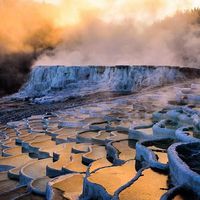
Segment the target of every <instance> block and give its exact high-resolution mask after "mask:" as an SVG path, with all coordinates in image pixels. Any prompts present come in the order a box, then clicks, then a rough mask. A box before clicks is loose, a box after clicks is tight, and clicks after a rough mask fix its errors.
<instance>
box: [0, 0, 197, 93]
mask: <svg viewBox="0 0 200 200" xmlns="http://www.w3.org/2000/svg"><path fill="white" fill-rule="evenodd" d="M47 1H48V0H46V2H47ZM41 2H42V0H30V1H27V0H17V1H16V0H5V1H3V0H2V1H1V2H0V17H1V19H2V20H1V21H0V58H1V59H0V92H1V90H4V91H5V92H14V91H16V90H17V89H18V88H19V87H20V85H21V84H23V82H24V81H25V79H26V77H27V73H28V72H29V70H30V66H35V65H54V64H55V65H59V64H63V65H116V64H147V65H181V66H183V65H186V66H192V67H199V63H200V56H199V55H200V40H199V37H200V11H199V10H193V11H187V10H190V9H192V8H194V6H198V5H197V4H198V2H197V1H195V0H174V1H168V0H157V1H155V0H101V1H93V0H83V1H79V0H61V1H60V4H48V3H41ZM195 2H196V3H197V4H195ZM177 11H179V12H178V13H176V12H177Z"/></svg>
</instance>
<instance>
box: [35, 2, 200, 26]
mask: <svg viewBox="0 0 200 200" xmlns="http://www.w3.org/2000/svg"><path fill="white" fill-rule="evenodd" d="M34 1H39V2H44V3H51V4H53V5H56V6H57V7H58V8H59V9H60V17H59V20H58V24H60V25H66V24H68V23H76V22H78V21H79V20H80V18H81V13H82V12H85V11H86V12H87V11H88V10H89V11H91V10H94V12H95V11H97V12H98V14H99V13H100V17H101V19H103V20H105V21H111V22H112V21H113V20H114V21H117V20H123V19H127V18H128V19H131V18H133V19H134V20H136V21H139V22H144V23H146V24H148V23H152V22H154V21H155V20H159V19H163V18H165V17H166V16H171V15H173V14H174V13H175V12H176V11H182V10H187V9H192V8H195V7H200V0H34Z"/></svg>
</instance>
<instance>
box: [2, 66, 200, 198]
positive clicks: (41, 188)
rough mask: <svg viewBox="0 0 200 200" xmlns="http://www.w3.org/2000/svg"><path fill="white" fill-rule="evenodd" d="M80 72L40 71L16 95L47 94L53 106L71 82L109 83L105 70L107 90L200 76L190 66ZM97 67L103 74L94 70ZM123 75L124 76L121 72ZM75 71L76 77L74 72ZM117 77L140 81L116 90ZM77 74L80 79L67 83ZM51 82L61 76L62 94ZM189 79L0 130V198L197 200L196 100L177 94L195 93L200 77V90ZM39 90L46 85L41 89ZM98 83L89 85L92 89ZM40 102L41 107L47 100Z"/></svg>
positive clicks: (199, 126)
mask: <svg viewBox="0 0 200 200" xmlns="http://www.w3.org/2000/svg"><path fill="white" fill-rule="evenodd" d="M55 69H57V70H58V71H60V70H61V69H62V70H63V71H65V70H66V71H65V72H67V71H68V70H69V71H70V72H69V74H67V75H66V76H67V79H66V78H64V77H65V75H63V74H64V73H61V74H60V75H57V76H56V75H55V76H53V72H52V75H51V76H49V71H51V70H52V71H54V70H55ZM75 69H76V68H66V67H52V68H50V69H49V70H48V69H47V68H45V69H42V68H36V69H35V72H33V75H34V76H33V75H32V76H31V79H30V81H29V82H28V83H27V84H26V85H25V87H24V88H23V89H22V90H21V93H19V94H20V97H24V96H26V95H27V96H29V94H33V95H32V97H33V99H34V98H35V97H36V96H37V94H39V93H40V94H41V93H42V92H43V95H45V97H47V96H48V92H49V93H50V94H51V95H52V96H51V98H49V99H50V100H51V101H52V100H55V98H56V97H55V96H54V95H57V94H65V93H66V91H70V90H69V88H68V86H69V85H70V86H71V88H73V90H74V91H75V89H74V88H76V87H75V86H78V85H81V83H83V82H86V83H87V84H88V85H89V81H88V80H90V78H89V76H91V77H93V78H94V77H95V81H96V82H95V83H99V85H101V84H102V85H104V86H105V85H106V80H109V79H105V80H104V79H103V77H104V75H106V73H105V71H106V70H108V71H109V73H110V74H112V73H113V74H112V76H111V75H107V76H105V77H112V80H113V81H110V82H109V81H108V82H107V86H108V87H107V88H109V90H110V91H114V88H118V89H117V90H118V91H125V90H127V88H129V90H130V91H133V90H135V88H137V89H138V88H140V87H141V86H148V85H147V84H146V83H145V82H144V83H142V80H143V81H145V80H148V81H149V82H148V83H152V82H153V83H155V85H160V84H164V83H167V82H168V81H169V82H171V81H172V82H174V80H173V79H171V77H174V79H175V80H184V79H189V78H191V77H193V78H194V77H196V76H195V74H193V73H191V72H192V71H191V70H190V69H180V68H168V67H161V68H159V69H156V68H154V67H139V69H137V68H135V67H116V68H112V67H107V68H97V67H86V68H83V69H82V68H77V70H75ZM89 69H92V70H91V71H93V70H94V71H93V73H92V75H89V76H83V74H84V75H86V74H88V73H89V72H90V70H89ZM97 69H102V70H103V71H101V72H98V73H97ZM111 69H112V70H111ZM37 70H42V71H43V70H44V71H43V77H37V76H36V74H37V73H39V72H37V73H36V71H37ZM82 70H83V71H82ZM118 70H119V72H118ZM120 70H122V71H123V73H124V74H125V75H126V76H125V75H121V74H120ZM142 70H143V71H144V74H145V73H146V72H148V73H146V74H145V75H142V72H141V71H142ZM159 70H161V71H162V72H163V74H162V73H161V74H162V75H161V76H159V77H160V78H158V74H157V75H156V78H157V79H156V78H154V79H155V80H154V79H152V78H151V77H152V75H153V74H154V75H155V74H156V73H158V71H159ZM45 71H46V72H47V74H46V73H45ZM112 71H113V72H112ZM145 71H146V72H145ZM72 72H73V73H75V74H76V75H75V74H73V76H72V74H71V75H70V73H72ZM79 72H81V73H79ZM83 72H84V73H83ZM86 72H87V73H86ZM136 72H137V73H136ZM150 72H151V73H150ZM169 72H171V74H169ZM99 73H100V74H101V75H102V76H101V75H99ZM109 73H108V74H109ZM118 73H119V75H118V76H117V77H118V78H119V77H121V80H122V82H126V81H125V80H126V79H125V78H124V77H126V78H127V77H129V76H130V75H129V74H131V73H133V74H134V75H136V74H137V76H138V77H139V78H138V80H140V81H141V83H140V84H139V81H138V80H137V78H134V76H133V77H132V76H130V79H129V81H128V82H126V83H127V84H128V85H131V86H130V87H127V88H124V87H122V88H121V89H119V87H113V86H114V85H115V84H116V83H119V82H120V81H119V80H118V79H117V78H116V77H115V75H116V74H118ZM135 73H136V74H135ZM80 74H82V75H80ZM89 74H90V73H89ZM97 74H98V76H97ZM149 74H150V75H151V76H150V75H149ZM78 75H79V76H78ZM94 75H95V76H94ZM140 75H141V76H142V77H143V78H144V77H145V78H144V79H143V78H142V77H140ZM35 76H36V77H35ZM76 76H78V77H79V79H81V81H80V82H79V81H78V80H76V81H74V83H72V81H71V82H70V83H69V82H67V83H66V84H65V83H64V82H63V81H64V80H68V81H69V79H70V78H69V77H72V78H74V79H75V77H76ZM53 77H56V78H55V80H56V81H55V82H56V83H58V82H59V81H58V77H63V79H62V81H61V82H60V83H59V85H60V86H62V87H61V90H62V91H61V92H59V91H57V90H56V91H55V88H53V87H52V85H54V83H55V82H54V81H53V83H51V78H52V79H53ZM81 77H82V78H81ZM97 77H98V78H97ZM100 77H101V78H102V79H100ZM131 77H132V78H131ZM148 77H149V78H148ZM37 78H38V80H41V82H40V86H39V85H38V86H37V84H36V79H37ZM72 78H71V79H72ZM91 80H92V78H91ZM97 80H98V81H97ZM131 81H132V82H131ZM133 82H134V84H133ZM191 82H194V80H192V81H190V82H187V83H186V82H185V83H183V84H176V85H171V86H165V87H159V88H158V89H153V90H150V89H149V90H148V91H143V92H142V93H139V94H129V95H126V96H118V97H114V98H110V99H105V100H104V101H102V102H98V103H93V104H87V105H82V106H76V107H74V108H68V109H67V108H66V109H65V108H62V107H61V109H60V110H58V111H56V112H51V113H46V114H43V115H33V116H31V117H28V118H24V119H23V120H20V121H11V122H9V123H7V125H2V126H0V133H1V134H0V140H1V157H0V172H1V173H0V180H1V181H0V199H3V200H4V199H6V200H7V199H12V198H18V199H24V198H25V199H26V198H27V199H31V198H32V199H34V198H36V199H40V198H41V199H44V198H46V199H63V198H66V199H88V200H89V199H91V200H92V199H97V200H98V199H105V200H107V199H109V200H111V199H113V200H115V199H120V200H127V199H130V200H132V199H133V200H135V199H137V200H145V199H146V200H155V199H162V200H166V199H167V200H169V199H173V198H174V197H177V198H179V199H180V198H182V197H183V199H184V198H187V197H188V196H189V198H188V199H193V200H196V199H197V200H198V199H199V196H200V194H199V188H200V184H199V183H200V181H199V180H200V175H199V168H200V165H199V163H200V161H199V150H200V139H199V138H200V112H199V111H200V107H199V104H198V103H199V102H198V101H197V100H195V101H194V102H193V104H191V101H186V98H184V99H183V100H184V102H183V101H180V100H181V97H180V96H179V94H180V91H186V89H185V88H187V91H190V93H192V94H193V96H195V95H196V92H197V91H198V88H200V84H199V80H196V82H195V88H194V84H191ZM31 83H33V86H32V85H31ZM42 83H43V84H42ZM90 83H91V82H90ZM135 83H137V84H135ZM87 84H86V85H87ZM41 85H43V86H44V87H43V89H42V90H40V87H41ZM99 85H98V86H94V85H93V86H92V85H91V88H93V89H94V88H97V87H99ZM116 85H117V84H116ZM116 85H115V86H116ZM122 85H123V84H122ZM136 85H137V87H135V86H136ZM72 86H73V87H72ZM81 87H82V88H84V87H85V86H81ZM91 88H90V89H91ZM100 88H101V87H100ZM102 90H103V88H102ZM77 91H78V90H76V92H77ZM29 92H30V93H29ZM87 92H93V91H92V90H88V91H87ZM87 92H86V93H87ZM86 93H84V94H86ZM19 94H18V95H19ZM25 94H26V95H25ZM23 95H24V96H23ZM48 97H50V96H48ZM54 97H55V98H54ZM65 97H66V96H65ZM178 97H180V98H178ZM35 100H38V101H39V102H41V100H42V98H38V99H37V98H36V99H35ZM43 100H44V98H43ZM60 100H61V99H60ZM183 103H184V105H183ZM62 105H64V104H62ZM37 106H40V105H37ZM50 106H52V104H51V105H50ZM163 107H165V108H163ZM33 158H35V159H33ZM193 159H195V162H194V160H193ZM158 171H159V173H158ZM152 180H153V181H152ZM37 195H41V196H37ZM175 199H176V198H175Z"/></svg>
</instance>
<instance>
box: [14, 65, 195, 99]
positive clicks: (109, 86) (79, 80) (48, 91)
mask: <svg viewBox="0 0 200 200" xmlns="http://www.w3.org/2000/svg"><path fill="white" fill-rule="evenodd" d="M197 72H199V70H198V69H191V68H179V67H169V66H157V67H155V66H107V67H106V66H85V67H84V66H82V67H66V66H48V67H44V66H40V67H35V68H34V69H33V70H32V72H31V75H30V78H29V80H28V82H27V83H26V84H25V85H24V86H23V88H22V89H21V90H20V91H19V93H18V94H17V95H14V98H20V99H23V98H32V99H33V101H34V102H36V103H47V102H56V101H64V100H66V99H67V98H69V97H77V96H82V95H86V94H93V93H97V92H136V91H138V90H139V89H142V88H145V87H155V86H163V85H165V84H167V83H174V82H178V81H182V80H187V79H191V78H195V77H198V74H199V73H197Z"/></svg>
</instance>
